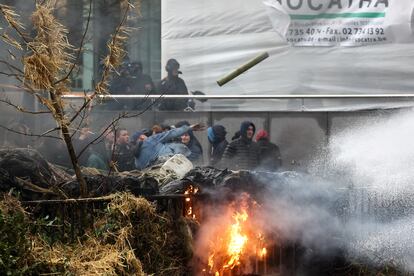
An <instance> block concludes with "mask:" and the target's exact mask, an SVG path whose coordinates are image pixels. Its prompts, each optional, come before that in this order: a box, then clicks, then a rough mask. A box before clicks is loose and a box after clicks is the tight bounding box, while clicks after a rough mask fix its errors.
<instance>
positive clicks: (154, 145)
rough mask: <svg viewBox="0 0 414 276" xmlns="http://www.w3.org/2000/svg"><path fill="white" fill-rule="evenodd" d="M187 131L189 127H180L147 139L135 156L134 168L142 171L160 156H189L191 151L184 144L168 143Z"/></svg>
mask: <svg viewBox="0 0 414 276" xmlns="http://www.w3.org/2000/svg"><path fill="white" fill-rule="evenodd" d="M189 130H191V127H190V126H182V127H179V128H175V129H171V130H169V131H166V132H162V133H158V134H155V135H152V136H150V137H148V138H147V139H146V140H145V141H143V143H142V146H141V148H140V150H139V153H138V156H135V167H136V168H137V169H139V170H142V169H144V168H146V167H148V166H150V165H151V164H152V163H153V162H154V161H155V160H157V158H158V157H160V156H166V155H174V154H178V153H181V154H183V155H184V156H189V155H190V154H191V151H190V150H189V149H188V148H187V147H186V146H185V145H184V144H181V143H170V142H171V141H172V140H174V139H175V138H178V137H180V136H181V135H183V134H184V133H186V132H188V131H189Z"/></svg>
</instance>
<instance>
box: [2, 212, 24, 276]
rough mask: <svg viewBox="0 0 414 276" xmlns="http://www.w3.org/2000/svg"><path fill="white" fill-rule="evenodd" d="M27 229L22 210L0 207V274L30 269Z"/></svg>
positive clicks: (22, 273) (19, 273) (20, 273)
mask: <svg viewBox="0 0 414 276" xmlns="http://www.w3.org/2000/svg"><path fill="white" fill-rule="evenodd" d="M28 229H29V228H28V221H27V218H26V216H25V214H24V212H23V211H22V210H10V211H6V212H5V211H4V210H2V209H0V275H24V274H28V272H29V271H30V268H29V266H28V265H27V257H28V253H29V252H30V241H29V240H28V238H27V233H28Z"/></svg>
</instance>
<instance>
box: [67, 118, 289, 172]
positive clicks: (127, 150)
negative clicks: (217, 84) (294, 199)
mask: <svg viewBox="0 0 414 276" xmlns="http://www.w3.org/2000/svg"><path fill="white" fill-rule="evenodd" d="M195 131H204V132H205V134H204V135H207V138H208V141H209V143H210V144H211V147H210V149H211V151H210V154H208V156H209V157H210V160H209V161H208V162H203V147H202V146H201V143H200V142H199V140H198V139H197V137H196V136H195V135H194V132H195ZM255 131H256V129H255V125H254V124H253V123H251V122H248V121H246V122H243V123H242V124H241V127H240V131H239V135H236V137H234V139H233V140H232V141H231V142H230V143H229V142H228V141H227V139H226V135H227V132H226V129H225V127H224V126H222V125H213V126H210V127H208V128H205V127H203V126H201V125H199V124H193V125H191V124H190V123H189V122H187V121H181V122H177V123H176V124H175V125H173V126H167V125H162V124H160V125H158V124H156V125H154V126H152V127H151V128H144V129H141V130H138V131H134V132H132V135H130V132H129V131H128V130H126V129H124V128H120V129H118V130H116V131H112V130H108V131H107V132H106V133H105V134H104V135H103V138H102V139H103V142H101V143H97V144H92V145H90V147H89V148H88V151H87V152H85V153H84V155H85V156H83V157H82V158H81V159H80V162H81V165H83V166H86V167H94V168H97V169H103V170H108V169H109V168H110V165H111V164H115V166H116V168H117V170H118V171H130V170H135V169H137V170H143V169H145V168H148V167H150V166H152V165H154V164H157V163H158V162H160V160H161V161H165V160H166V159H167V158H169V157H171V156H173V155H175V154H182V155H184V156H186V157H187V158H188V159H189V160H190V161H191V162H192V163H193V164H194V165H207V164H208V165H210V166H214V167H219V168H231V169H257V168H259V169H263V170H271V171H276V170H278V169H279V168H280V167H281V165H282V161H281V156H280V151H279V148H278V146H277V145H275V144H273V143H271V142H270V140H269V135H268V133H267V132H266V131H265V130H259V131H258V133H257V135H256V141H254V140H255V139H254V134H255ZM84 133H87V134H89V138H87V137H84V136H85V135H84ZM202 135H203V134H202ZM93 139H95V138H94V135H93V134H91V132H90V131H83V132H81V135H80V136H79V138H77V139H76V141H75V147H76V148H77V149H80V148H84V147H85V144H87V143H90V142H89V141H91V140H93Z"/></svg>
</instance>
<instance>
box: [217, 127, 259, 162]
mask: <svg viewBox="0 0 414 276" xmlns="http://www.w3.org/2000/svg"><path fill="white" fill-rule="evenodd" d="M255 131H256V126H255V125H254V124H253V123H252V122H249V121H245V122H242V123H241V125H240V137H239V138H237V139H235V140H233V141H232V142H231V143H230V144H228V145H227V147H226V150H225V151H224V154H223V159H222V161H221V167H226V168H230V169H234V170H253V169H255V168H256V167H257V166H258V165H259V160H260V159H259V146H258V145H257V143H256V142H254V141H253V137H254V133H255Z"/></svg>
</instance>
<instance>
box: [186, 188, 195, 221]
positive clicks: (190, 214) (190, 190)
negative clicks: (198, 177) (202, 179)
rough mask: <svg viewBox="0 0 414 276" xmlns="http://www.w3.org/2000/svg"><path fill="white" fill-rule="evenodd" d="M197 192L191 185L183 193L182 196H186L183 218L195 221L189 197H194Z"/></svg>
mask: <svg viewBox="0 0 414 276" xmlns="http://www.w3.org/2000/svg"><path fill="white" fill-rule="evenodd" d="M197 192H198V188H197V187H194V186H193V185H190V186H188V188H187V190H186V191H185V192H184V195H186V196H188V197H186V198H185V206H184V210H185V216H186V217H190V218H193V219H195V218H196V215H195V214H194V208H193V201H192V200H191V195H195V194H196V193H197Z"/></svg>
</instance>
